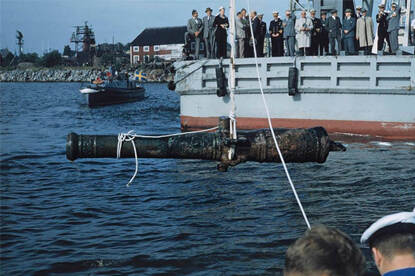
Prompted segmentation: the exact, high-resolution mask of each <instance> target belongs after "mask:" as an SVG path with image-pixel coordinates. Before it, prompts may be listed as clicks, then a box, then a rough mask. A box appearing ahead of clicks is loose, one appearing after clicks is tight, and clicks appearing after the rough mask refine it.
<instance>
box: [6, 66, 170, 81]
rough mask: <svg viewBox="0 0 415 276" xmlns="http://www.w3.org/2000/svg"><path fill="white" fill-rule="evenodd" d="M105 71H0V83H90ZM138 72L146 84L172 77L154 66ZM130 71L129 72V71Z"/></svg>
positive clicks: (94, 69)
mask: <svg viewBox="0 0 415 276" xmlns="http://www.w3.org/2000/svg"><path fill="white" fill-rule="evenodd" d="M104 70H105V69H97V68H70V67H68V68H38V67H32V68H22V69H19V68H16V69H12V70H0V83H2V82H41V83H46V82H68V83H70V82H76V83H82V82H90V81H91V80H92V79H96V78H97V77H98V76H99V75H100V73H101V72H102V71H104ZM138 70H141V71H143V72H144V73H146V74H147V82H148V83H167V82H169V81H170V80H172V79H173V77H174V76H173V75H172V74H171V73H169V72H168V71H167V70H164V69H161V68H157V67H155V66H153V67H150V66H144V67H142V68H140V69H138ZM130 71H131V70H130Z"/></svg>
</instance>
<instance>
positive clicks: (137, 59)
mask: <svg viewBox="0 0 415 276" xmlns="http://www.w3.org/2000/svg"><path fill="white" fill-rule="evenodd" d="M139 61H140V56H136V55H135V56H134V63H138V62H139Z"/></svg>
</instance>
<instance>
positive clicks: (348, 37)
mask: <svg viewBox="0 0 415 276" xmlns="http://www.w3.org/2000/svg"><path fill="white" fill-rule="evenodd" d="M355 37H356V19H355V18H353V17H352V10H351V9H346V16H345V18H344V20H343V40H344V48H345V50H346V54H347V55H354V53H355V48H354V41H355Z"/></svg>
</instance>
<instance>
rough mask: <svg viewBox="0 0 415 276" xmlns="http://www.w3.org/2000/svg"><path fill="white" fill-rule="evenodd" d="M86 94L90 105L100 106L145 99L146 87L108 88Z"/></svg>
mask: <svg viewBox="0 0 415 276" xmlns="http://www.w3.org/2000/svg"><path fill="white" fill-rule="evenodd" d="M85 95H86V98H87V103H88V106H89V107H98V106H106V105H114V104H121V103H129V102H135V101H140V100H142V99H144V96H145V89H144V88H142V87H140V88H135V89H123V88H106V89H103V90H102V91H99V92H95V93H87V94H85Z"/></svg>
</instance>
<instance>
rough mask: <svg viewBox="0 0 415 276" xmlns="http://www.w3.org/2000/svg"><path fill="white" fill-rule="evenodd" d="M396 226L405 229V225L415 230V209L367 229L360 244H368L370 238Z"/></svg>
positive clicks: (380, 220) (391, 216) (383, 219)
mask: <svg viewBox="0 0 415 276" xmlns="http://www.w3.org/2000/svg"><path fill="white" fill-rule="evenodd" d="M395 224H396V226H397V227H396V228H399V227H400V226H402V228H404V225H408V226H412V227H413V229H415V209H414V210H413V211H412V212H401V213H396V214H392V215H388V216H385V217H383V218H381V219H379V220H377V221H376V222H375V223H373V224H372V225H371V226H370V227H369V228H368V229H366V231H365V232H364V233H363V235H362V237H361V239H360V242H361V243H362V244H368V243H369V240H370V238H372V237H373V236H374V234H376V235H378V234H380V231H379V230H386V228H390V227H391V226H393V225H395ZM395 231H396V232H399V229H396V230H395ZM414 231H415V230H414Z"/></svg>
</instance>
